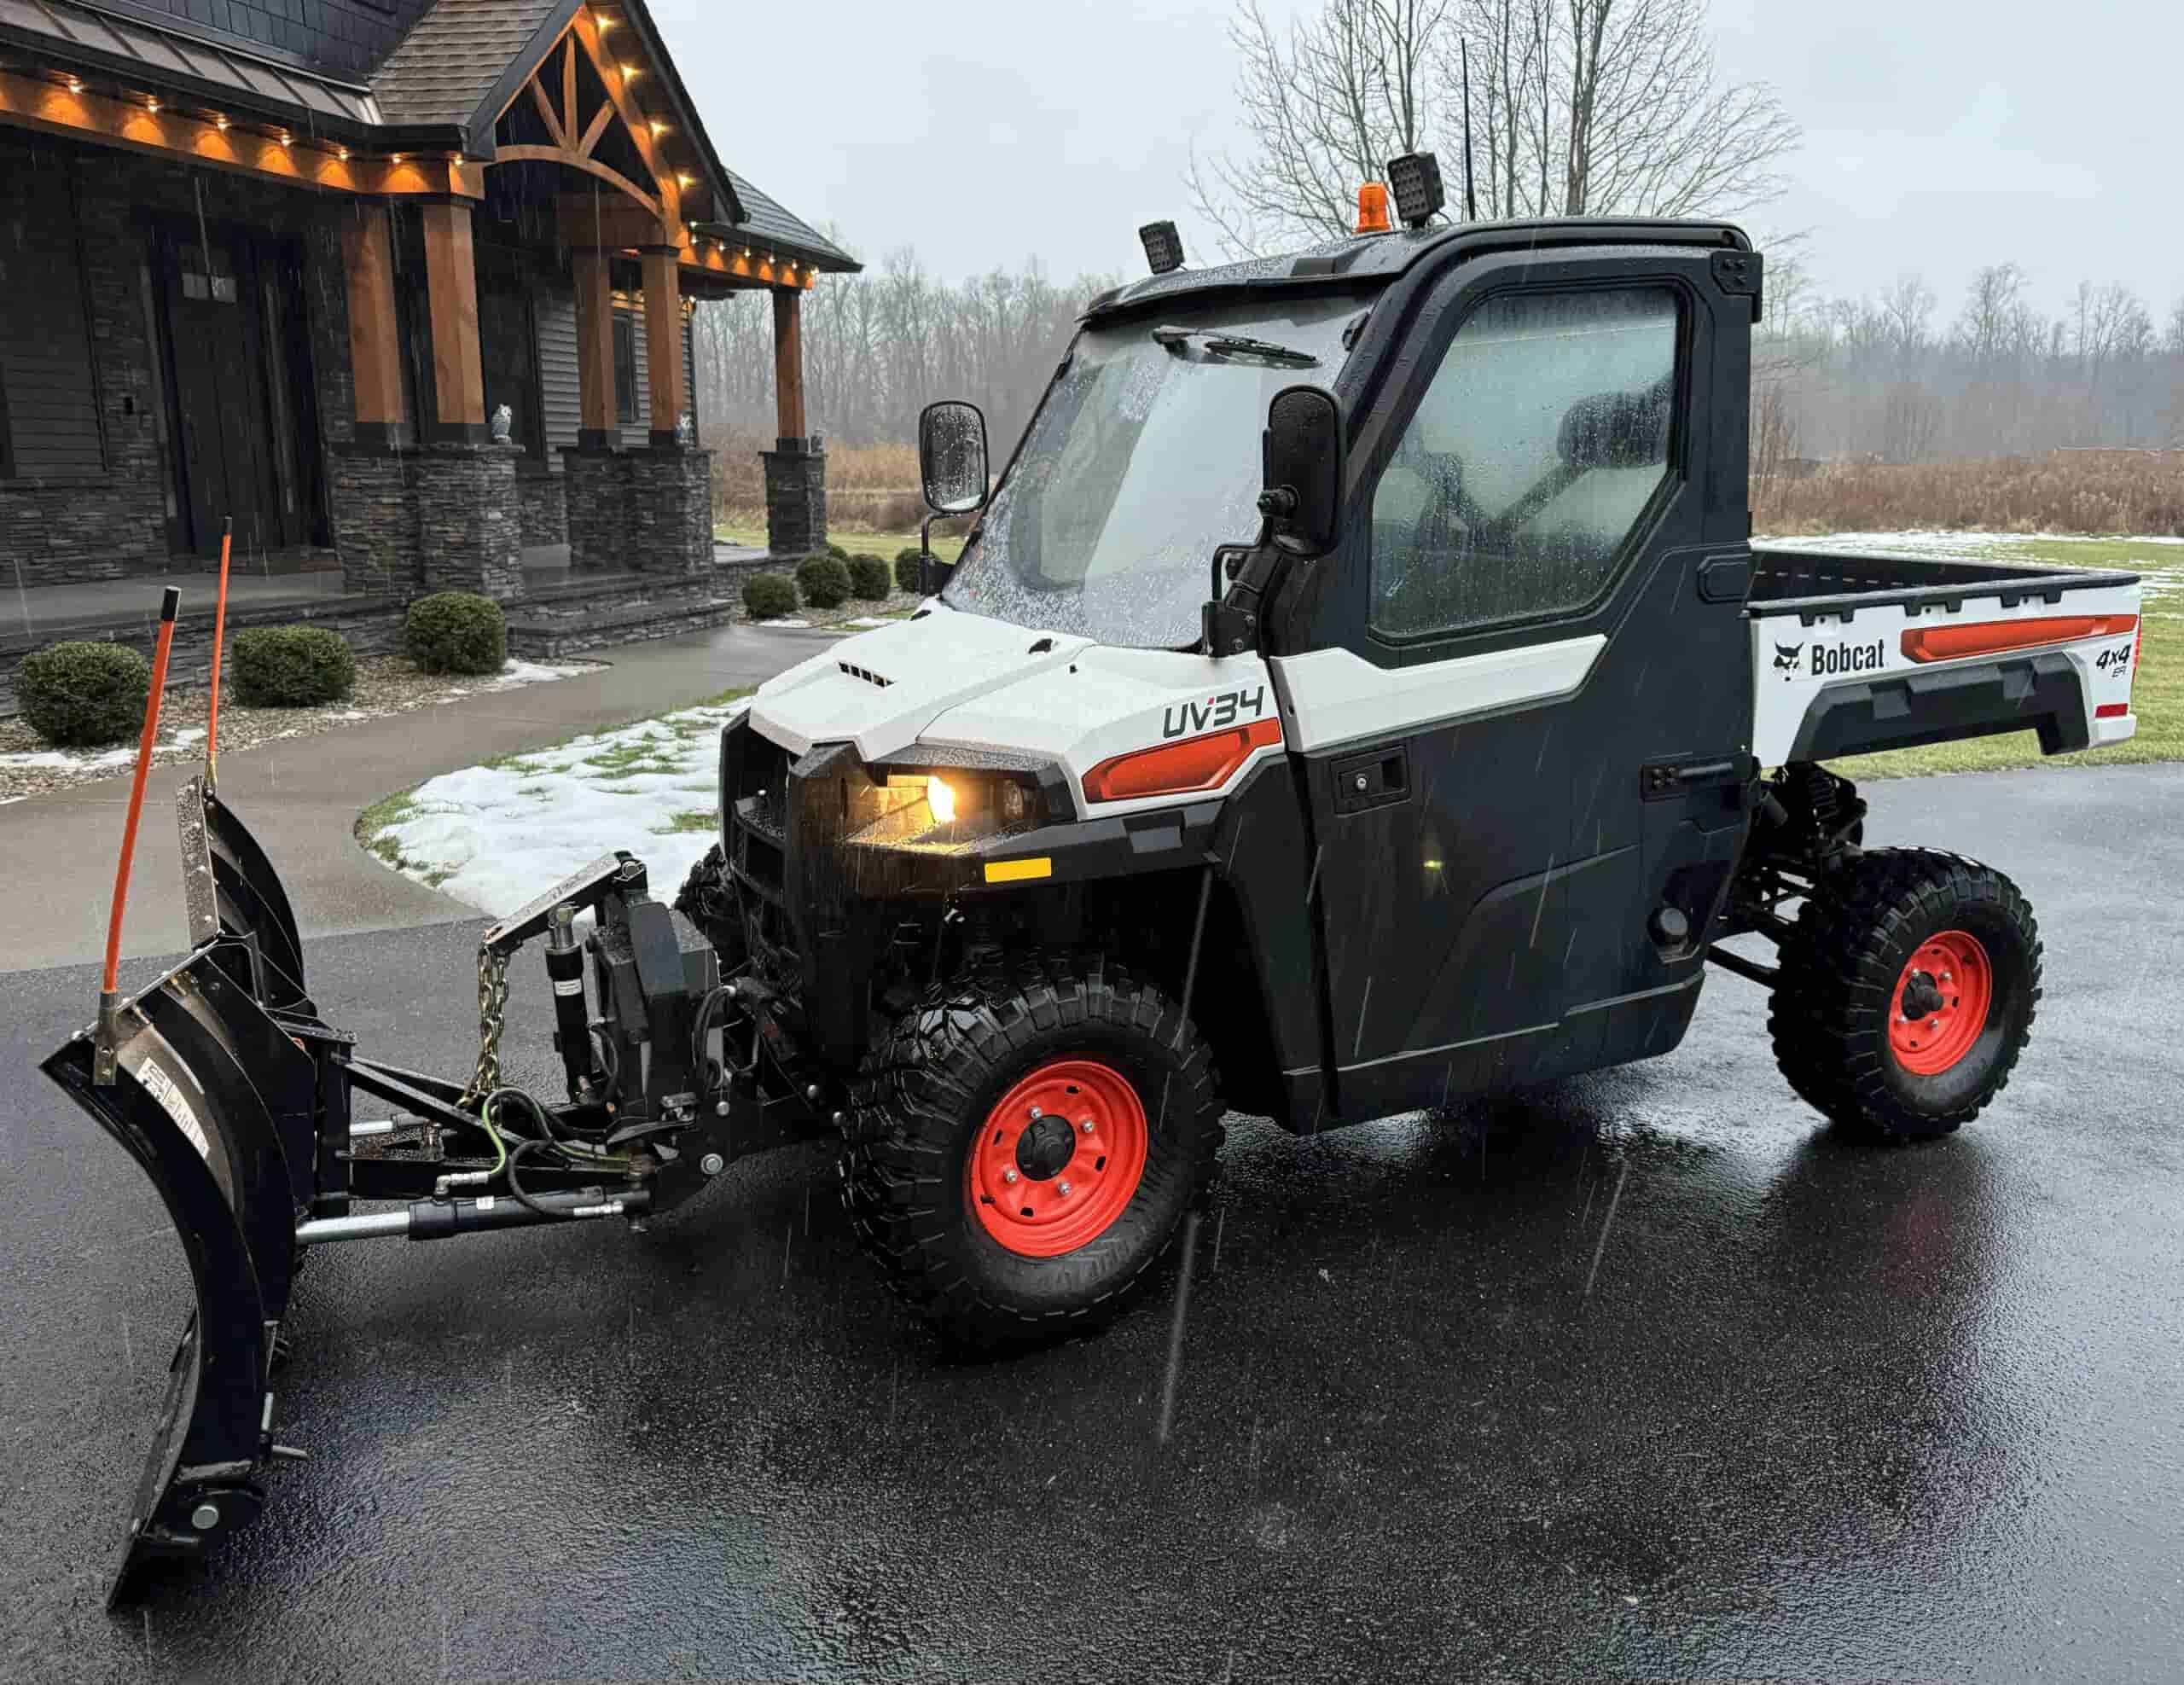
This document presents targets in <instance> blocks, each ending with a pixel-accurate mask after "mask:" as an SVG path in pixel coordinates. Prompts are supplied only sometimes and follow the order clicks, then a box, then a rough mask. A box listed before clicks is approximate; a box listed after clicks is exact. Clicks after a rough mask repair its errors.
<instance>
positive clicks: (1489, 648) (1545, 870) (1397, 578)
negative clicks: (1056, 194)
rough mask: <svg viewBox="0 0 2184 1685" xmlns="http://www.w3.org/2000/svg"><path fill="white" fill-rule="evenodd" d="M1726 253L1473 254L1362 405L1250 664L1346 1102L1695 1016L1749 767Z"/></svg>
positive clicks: (1455, 1084)
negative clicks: (1352, 446) (1315, 576)
mask: <svg viewBox="0 0 2184 1685" xmlns="http://www.w3.org/2000/svg"><path fill="white" fill-rule="evenodd" d="M1716 255H1728V254H1711V253H1707V252H1705V251H1693V252H1689V253H1680V252H1675V251H1662V250H1659V249H1658V248H1655V250H1653V251H1650V252H1645V253H1615V254H1602V255H1600V256H1577V257H1572V258H1569V259H1559V260H1557V261H1554V262H1548V263H1541V262H1527V261H1525V260H1523V259H1515V258H1513V259H1506V260H1499V261H1496V260H1491V259H1489V260H1484V261H1480V262H1477V263H1474V264H1467V265H1465V266H1464V267H1463V268H1461V269H1460V270H1455V272H1453V273H1452V274H1450V275H1449V276H1447V277H1446V278H1445V279H1444V280H1443V282H1440V283H1439V285H1438V287H1436V288H1434V289H1433V290H1432V292H1431V293H1429V294H1428V295H1427V296H1426V299H1424V300H1423V302H1422V303H1421V304H1420V306H1419V307H1418V308H1417V309H1416V310H1415V311H1414V314H1413V317H1412V320H1411V322H1410V324H1409V328H1407V330H1406V332H1407V334H1408V335H1409V343H1406V344H1405V345H1403V346H1402V347H1401V350H1400V352H1399V353H1397V354H1392V355H1391V357H1390V358H1389V359H1388V361H1389V364H1390V366H1391V368H1393V369H1395V370H1396V371H1397V373H1396V374H1395V375H1393V376H1392V377H1391V381H1390V382H1389V384H1388V385H1387V386H1385V388H1384V390H1383V391H1382V392H1380V394H1379V396H1378V397H1377V398H1374V399H1371V400H1368V403H1369V404H1370V405H1371V408H1370V409H1369V410H1368V414H1367V415H1366V417H1365V419H1364V422H1363V424H1362V426H1361V427H1359V428H1358V429H1357V430H1356V439H1357V443H1358V448H1357V450H1356V453H1355V457H1356V460H1355V462H1354V474H1353V484H1352V488H1351V490H1350V494H1349V496H1348V497H1347V498H1346V500H1345V517H1346V518H1345V543H1344V547H1343V549H1342V550H1341V551H1340V552H1339V564H1338V566H1337V567H1336V569H1335V570H1334V571H1333V572H1331V574H1330V575H1329V576H1328V578H1327V579H1326V581H1325V582H1324V583H1323V584H1322V587H1321V590H1319V592H1318V596H1317V607H1316V609H1315V610H1314V618H1315V624H1314V627H1313V633H1314V634H1315V635H1311V636H1307V637H1305V638H1304V639H1302V640H1292V642H1291V643H1290V645H1289V647H1290V648H1302V650H1303V653H1300V654H1287V655H1282V656H1279V657H1277V658H1275V659H1274V660H1273V661H1272V662H1271V663H1270V665H1271V667H1272V669H1273V671H1274V672H1275V680H1276V686H1277V690H1278V692H1279V693H1280V694H1281V699H1282V702H1283V706H1284V709H1285V725H1286V728H1287V732H1288V736H1289V741H1290V744H1291V747H1292V751H1293V752H1296V753H1297V754H1298V757H1299V759H1300V762H1301V764H1302V765H1303V768H1304V774H1305V780H1304V781H1305V784H1306V787H1307V788H1308V790H1309V793H1310V816H1311V823H1312V826H1313V829H1314V839H1313V840H1314V847H1315V853H1316V859H1317V861H1318V867H1317V874H1316V880H1315V894H1316V913H1317V916H1318V919H1319V921H1320V931H1321V941H1322V950H1323V952H1324V954H1325V956H1326V959H1325V971H1324V976H1323V978H1322V979H1321V984H1322V987H1323V991H1324V996H1323V1005H1324V1010H1325V1014H1326V1019H1327V1037H1328V1047H1329V1055H1328V1062H1329V1065H1330V1066H1331V1070H1330V1072H1329V1075H1330V1078H1331V1082H1330V1089H1331V1092H1332V1095H1333V1101H1332V1108H1331V1109H1333V1111H1334V1112H1335V1113H1337V1114H1339V1116H1341V1117H1343V1118H1353V1119H1354V1118H1365V1117H1371V1116H1376V1115H1380V1114H1381V1113H1385V1112H1388V1111H1391V1110H1395V1109H1399V1108H1401V1107H1407V1106H1412V1105H1418V1104H1426V1103H1431V1102H1432V1101H1436V1100H1438V1099H1442V1098H1449V1099H1453V1098H1455V1097H1458V1096H1460V1095H1464V1094H1467V1093H1472V1092H1477V1091H1478V1090H1480V1089H1484V1088H1490V1087H1494V1086H1497V1085H1500V1084H1504V1083H1507V1082H1511V1081H1517V1080H1525V1079H1530V1078H1541V1077H1547V1076H1553V1075H1557V1074H1560V1073H1563V1072H1570V1071H1576V1070H1582V1069H1586V1068H1589V1067H1591V1066H1596V1065H1599V1064H1603V1063H1609V1062H1613V1061H1615V1060H1620V1059H1623V1058H1629V1057H1635V1056H1638V1055H1640V1054H1641V1053H1642V1052H1644V1051H1649V1050H1650V1051H1665V1050H1666V1049H1668V1048H1670V1047H1672V1046H1673V1045H1675V1043H1676V1040H1677V1039H1678V1038H1679V1037H1681V1035H1682V1031H1683V1028H1684V1026H1685V1025H1686V1023H1687V1021H1688V1019H1689V1015H1690V1012H1691V1008H1692V1005H1693V1002H1695V999H1696V996H1697V991H1698V987H1699V981H1700V974H1701V971H1702V969H1703V959H1702V955H1703V940H1704V937H1705V927H1706V925H1707V923H1708V921H1710V920H1711V918H1712V917H1713V915H1714V914H1715V913H1716V910H1717V909H1718V905H1719V903H1720V900H1721V899H1722V896H1723V895H1724V894H1725V892H1726V888H1727V885H1728V871H1729V869H1730V868H1731V867H1732V866H1733V865H1734V856H1735V851H1736V848H1737V847H1738V845H1740V842H1741V838H1742V834H1743V826H1744V812H1743V808H1744V803H1745V791H1746V788H1747V787H1748V784H1749V781H1750V774H1751V760H1750V754H1749V749H1750V739H1751V720H1750V710H1751V700H1750V683H1749V677H1748V666H1749V662H1750V659H1751V658H1750V654H1749V649H1748V646H1747V643H1746V641H1745V637H1744V636H1743V631H1742V605H1741V598H1742V581H1743V579H1744V578H1745V577H1747V576H1748V555H1749V552H1748V549H1747V542H1748V540H1747V534H1748V532H1749V526H1750V523H1749V520H1748V518H1747V515H1746V513H1745V505H1746V497H1745V481H1744V437H1743V420H1742V418H1743V416H1744V414H1745V381H1746V380H1747V378H1748V356H1749V351H1748V335H1749V331H1750V320H1751V302H1752V301H1751V297H1750V295H1749V293H1750V285H1749V282H1748V280H1747V278H1746V276H1745V274H1743V273H1733V274H1731V275H1728V276H1724V274H1723V273H1722V266H1721V265H1719V264H1716V262H1715V261H1714V258H1715V257H1716ZM1734 255H1736V256H1738V257H1741V258H1743V259H1745V261H1746V262H1749V263H1753V264H1756V262H1757V260H1756V259H1751V257H1750V255H1749V254H1746V253H1738V254H1734ZM1732 288H1734V289H1735V290H1731V289H1732ZM1740 558H1741V559H1743V563H1742V565H1741V571H1740Z"/></svg>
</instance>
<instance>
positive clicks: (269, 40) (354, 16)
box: [98, 0, 433, 81]
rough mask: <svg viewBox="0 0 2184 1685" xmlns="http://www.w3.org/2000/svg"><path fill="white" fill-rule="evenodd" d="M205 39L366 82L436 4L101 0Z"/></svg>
mask: <svg viewBox="0 0 2184 1685" xmlns="http://www.w3.org/2000/svg"><path fill="white" fill-rule="evenodd" d="M98 3H99V4H100V5H101V6H102V7H104V8H105V9H107V10H108V11H111V12H120V13H123V14H125V15H130V16H133V17H139V18H142V19H144V20H147V21H148V22H151V23H156V24H162V25H164V26H166V27H167V28H169V29H171V30H174V31H175V32H177V33H179V34H183V35H189V36H194V37H195V38H198V39H200V40H205V41H211V42H214V43H226V44H231V45H239V46H247V47H248V48H249V49H252V50H253V51H254V52H257V53H259V54H261V55H264V56H265V57H268V58H276V59H288V60H290V61H293V62H295V63H297V64H303V65H309V66H311V67H312V68H313V69H316V70H322V71H325V72H327V73H328V74H330V75H334V76H340V77H346V78H350V79H352V80H356V81H363V80H365V79H367V78H369V76H370V74H371V73H372V72H373V71H375V70H376V69H377V68H378V67H380V64H381V63H383V62H384V61H386V56H387V55H388V54H390V53H392V51H393V50H394V49H395V46H396V44H398V42H400V40H401V39H402V38H403V37H404V35H406V34H408V33H409V32H410V25H411V24H413V23H415V21H416V20H418V18H419V17H421V16H422V15H424V14H425V13H426V12H427V11H428V10H430V9H431V8H432V4H433V0H218V3H217V4H212V3H208V0H98Z"/></svg>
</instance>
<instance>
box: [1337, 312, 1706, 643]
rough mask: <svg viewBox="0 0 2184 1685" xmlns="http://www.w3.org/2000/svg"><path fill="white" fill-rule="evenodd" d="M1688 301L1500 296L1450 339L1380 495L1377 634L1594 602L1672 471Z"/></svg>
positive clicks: (1450, 627)
mask: <svg viewBox="0 0 2184 1685" xmlns="http://www.w3.org/2000/svg"><path fill="white" fill-rule="evenodd" d="M1676 325H1677V305H1676V293H1674V292H1673V291H1671V290H1670V288H1666V287H1628V288H1614V289H1612V290H1600V291H1594V292H1573V293H1502V294H1500V295H1498V296H1496V297H1494V298H1491V299H1488V300H1487V301H1486V302H1485V303H1484V304H1483V305H1480V306H1479V307H1478V310H1476V311H1473V312H1472V315H1471V317H1469V318H1468V319H1467V321H1466V322H1465V323H1464V325H1463V327H1462V328H1461V329H1460V330H1459V331H1458V332H1457V334H1456V337H1455V340H1453V341H1451V342H1450V344H1449V350H1448V354H1447V355H1446V356H1445V357H1443V358H1442V360H1441V367H1440V370H1439V372H1438V374H1436V375H1434V377H1433V383H1432V386H1430V387H1429V388H1428V389H1427V391H1426V397H1425V398H1424V400H1423V402H1421V403H1420V405H1419V409H1418V413H1417V414H1416V415H1414V416H1413V417H1412V418H1411V421H1410V425H1409V427H1408V428H1407V429H1406V430H1405V432H1404V433H1403V439H1402V442H1401V443H1400V444H1397V447H1396V454H1395V456H1394V458H1393V459H1392V460H1391V462H1389V463H1388V466H1387V468H1386V469H1385V471H1384V472H1383V473H1382V474H1381V475H1380V485H1379V487H1378V488H1377V489H1376V490H1375V491H1374V496H1373V568H1372V591H1373V606H1372V613H1371V617H1370V618H1371V623H1372V626H1373V629H1374V630H1375V631H1379V632H1384V633H1386V634H1387V635H1389V636H1393V637H1415V636H1420V635H1421V634H1424V633H1429V632H1439V631H1455V630H1462V629H1463V628H1466V627H1470V626H1480V625H1491V624H1493V623H1495V622H1497V621H1503V620H1513V619H1524V618H1525V617H1526V616H1530V615H1534V614H1548V613H1556V612H1558V611H1560V610H1565V609H1571V608H1577V607H1581V606H1582V605H1583V604H1584V603H1586V602H1589V601H1591V600H1592V598H1593V597H1594V596H1595V595H1596V594H1597V593H1598V592H1599V590H1600V588H1601V587H1602V586H1603V585H1605V584H1606V583H1607V580H1608V578H1609V576H1610V574H1612V572H1614V570H1615V563H1616V557H1617V555H1618V552H1619V551H1620V549H1622V547H1623V541H1624V540H1625V539H1626V538H1628V537H1629V536H1630V532H1631V529H1632V528H1633V527H1634V526H1636V525H1637V523H1638V520H1639V518H1640V517H1641V515H1642V514H1644V513H1645V511H1646V508H1647V504H1649V503H1651V502H1652V501H1653V494H1654V493H1655V492H1656V491H1658V490H1659V489H1660V485H1661V482H1662V481H1663V480H1664V479H1666V478H1667V477H1668V472H1669V468H1668V462H1669V443H1670V421H1671V419H1672V414H1673V410H1674V408H1675V401H1676Z"/></svg>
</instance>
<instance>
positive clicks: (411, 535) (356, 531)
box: [327, 445, 418, 594]
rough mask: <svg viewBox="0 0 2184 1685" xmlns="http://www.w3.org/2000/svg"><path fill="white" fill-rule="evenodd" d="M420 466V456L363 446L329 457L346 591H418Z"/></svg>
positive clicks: (330, 487)
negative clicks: (417, 480) (417, 488)
mask: <svg viewBox="0 0 2184 1685" xmlns="http://www.w3.org/2000/svg"><path fill="white" fill-rule="evenodd" d="M415 462H416V458H415V453H408V454H405V453H403V452H399V451H392V450H375V449H373V448H370V447H369V446H358V445H351V446H346V447H344V448H342V449H340V450H335V451H334V453H333V454H332V456H329V457H328V463H327V467H328V485H327V492H328V500H329V501H330V502H331V503H333V505H334V549H336V550H337V551H338V552H340V557H341V586H342V589H343V590H350V591H392V592H395V593H398V594H406V593H408V592H410V591H413V590H415V589H416V586H417V580H418V562H417V554H418V552H417V505H416V493H415V485H414V483H413V477H414V475H415Z"/></svg>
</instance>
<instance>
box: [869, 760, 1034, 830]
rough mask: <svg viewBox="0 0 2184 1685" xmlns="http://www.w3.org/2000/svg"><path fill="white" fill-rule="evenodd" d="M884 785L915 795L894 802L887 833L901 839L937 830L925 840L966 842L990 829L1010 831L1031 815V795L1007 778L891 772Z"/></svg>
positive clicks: (956, 773)
mask: <svg viewBox="0 0 2184 1685" xmlns="http://www.w3.org/2000/svg"><path fill="white" fill-rule="evenodd" d="M887 787H888V788H889V789H891V790H898V791H902V792H903V793H909V792H912V791H915V793H916V795H917V796H919V797H922V798H923V800H918V799H915V798H914V799H912V800H911V801H910V802H909V803H908V804H907V805H903V806H898V807H897V809H896V810H895V811H894V815H893V817H892V820H891V822H890V824H889V829H890V831H891V832H892V834H895V835H897V836H900V837H902V838H903V839H904V840H908V839H909V837H911V836H914V835H917V834H921V833H925V832H932V833H935V835H933V836H931V837H928V838H926V840H929V841H946V842H958V843H960V842H969V841H972V840H975V839H977V838H979V837H983V836H987V835H990V834H992V833H994V832H996V831H1009V830H1014V829H1015V828H1017V827H1018V826H1019V825H1022V824H1024V823H1025V821H1026V820H1028V819H1030V818H1031V816H1032V814H1033V807H1032V793H1031V791H1030V790H1029V789H1028V788H1026V787H1025V785H1023V784H1022V783H1020V782H1019V781H1017V780H1015V779H1014V778H1009V777H1005V776H1004V777H993V776H980V775H979V774H978V773H975V772H955V771H951V772H948V773H938V772H933V773H925V772H917V773H896V774H894V775H892V776H890V777H889V778H888V779H887Z"/></svg>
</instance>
